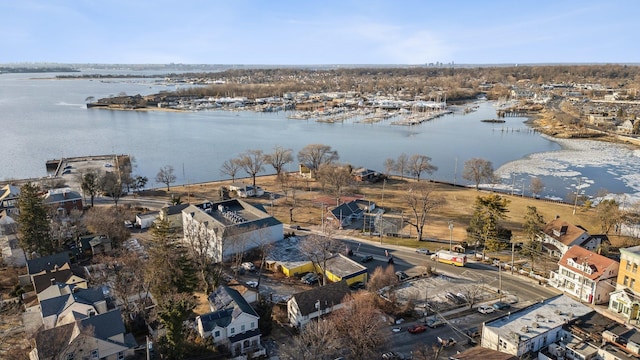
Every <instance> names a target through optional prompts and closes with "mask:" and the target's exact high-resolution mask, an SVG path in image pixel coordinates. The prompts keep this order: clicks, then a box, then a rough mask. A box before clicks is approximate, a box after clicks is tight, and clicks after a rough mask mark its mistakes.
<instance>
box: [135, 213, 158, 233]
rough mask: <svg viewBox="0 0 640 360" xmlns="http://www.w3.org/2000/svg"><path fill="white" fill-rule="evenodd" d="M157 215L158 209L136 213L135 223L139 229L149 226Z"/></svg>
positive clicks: (156, 218)
mask: <svg viewBox="0 0 640 360" xmlns="http://www.w3.org/2000/svg"><path fill="white" fill-rule="evenodd" d="M159 217H160V212H159V211H149V212H146V213H143V214H136V225H138V226H139V227H140V229H147V228H150V227H151V226H152V225H153V223H154V222H155V221H156V220H158V218H159Z"/></svg>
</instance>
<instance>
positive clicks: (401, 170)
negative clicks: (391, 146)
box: [395, 153, 409, 179]
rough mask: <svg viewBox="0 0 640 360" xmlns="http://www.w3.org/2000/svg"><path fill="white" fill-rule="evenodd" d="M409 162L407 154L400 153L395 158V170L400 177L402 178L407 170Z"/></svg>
mask: <svg viewBox="0 0 640 360" xmlns="http://www.w3.org/2000/svg"><path fill="white" fill-rule="evenodd" d="M408 164H409V157H408V156H407V154H405V153H402V154H400V155H399V156H398V159H397V160H396V167H395V170H396V172H397V173H398V174H399V175H400V179H404V174H405V173H406V172H407V166H408Z"/></svg>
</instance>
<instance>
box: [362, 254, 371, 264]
mask: <svg viewBox="0 0 640 360" xmlns="http://www.w3.org/2000/svg"><path fill="white" fill-rule="evenodd" d="M371 260H373V256H371V255H365V256H363V257H362V258H361V259H360V262H363V263H366V262H369V261H371Z"/></svg>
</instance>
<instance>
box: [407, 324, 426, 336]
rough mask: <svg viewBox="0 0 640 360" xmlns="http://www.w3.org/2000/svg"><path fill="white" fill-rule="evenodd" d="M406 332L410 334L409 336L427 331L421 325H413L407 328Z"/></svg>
mask: <svg viewBox="0 0 640 360" xmlns="http://www.w3.org/2000/svg"><path fill="white" fill-rule="evenodd" d="M407 331H408V332H410V333H411V334H420V333H421V332H425V331H427V327H426V326H423V325H413V326H409V328H408V329H407Z"/></svg>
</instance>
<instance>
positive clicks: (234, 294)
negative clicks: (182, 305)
mask: <svg viewBox="0 0 640 360" xmlns="http://www.w3.org/2000/svg"><path fill="white" fill-rule="evenodd" d="M214 294H215V296H214ZM214 294H212V296H213V300H212V298H211V296H210V303H209V305H210V306H211V307H212V308H215V309H216V310H214V311H213V312H210V313H207V314H203V315H200V316H198V317H196V327H197V329H198V333H199V334H200V336H201V337H203V338H209V337H210V338H211V340H212V341H213V343H214V344H215V345H216V346H223V347H226V348H227V349H228V350H229V351H230V352H231V354H232V355H233V356H240V355H245V354H250V355H251V358H254V357H257V356H259V355H265V354H266V350H265V349H264V348H263V347H262V345H261V344H260V337H261V336H262V333H261V332H260V328H259V327H258V320H259V319H260V317H259V316H258V314H257V313H256V312H255V310H253V308H252V307H251V305H249V303H247V301H246V300H245V299H244V298H243V297H242V295H241V294H240V293H239V292H238V291H237V290H234V289H232V288H230V287H227V286H221V287H219V288H218V289H216V291H215V292H214ZM212 301H213V302H212Z"/></svg>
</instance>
